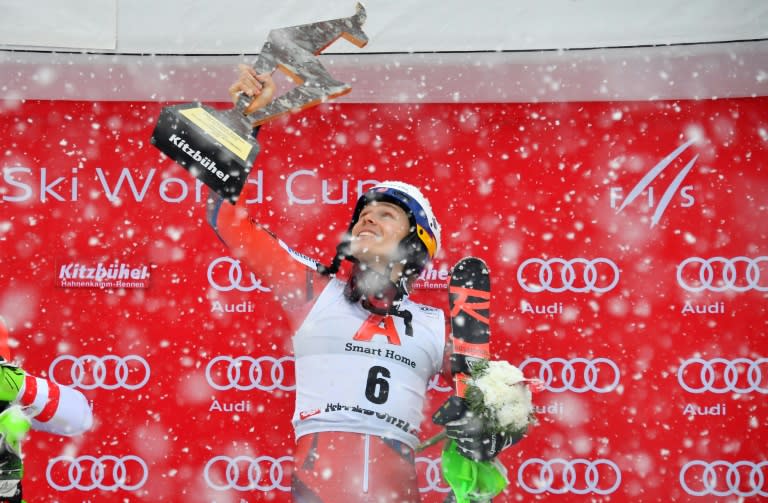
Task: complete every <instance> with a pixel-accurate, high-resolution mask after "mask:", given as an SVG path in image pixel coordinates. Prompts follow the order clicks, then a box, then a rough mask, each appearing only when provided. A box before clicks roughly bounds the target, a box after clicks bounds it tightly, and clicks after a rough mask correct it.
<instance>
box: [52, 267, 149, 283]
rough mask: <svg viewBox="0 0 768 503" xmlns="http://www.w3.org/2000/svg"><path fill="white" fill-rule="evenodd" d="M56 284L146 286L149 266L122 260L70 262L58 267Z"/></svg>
mask: <svg viewBox="0 0 768 503" xmlns="http://www.w3.org/2000/svg"><path fill="white" fill-rule="evenodd" d="M58 271H59V274H58V277H57V278H56V286H58V287H61V288H147V287H148V286H149V266H147V265H139V266H134V265H131V264H126V263H124V262H118V261H115V262H112V263H111V264H109V263H107V264H105V263H104V262H99V263H97V264H82V263H78V262H70V263H68V264H63V265H61V266H60V267H58Z"/></svg>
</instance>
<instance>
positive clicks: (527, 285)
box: [517, 258, 620, 293]
mask: <svg viewBox="0 0 768 503" xmlns="http://www.w3.org/2000/svg"><path fill="white" fill-rule="evenodd" d="M619 275H620V273H619V267H618V266H617V265H616V264H615V263H614V262H613V261H612V260H611V259H607V258H596V259H592V260H588V259H585V258H574V259H570V260H566V259H562V258H551V259H549V260H543V259H540V258H529V259H528V260H526V261H525V262H523V263H522V264H520V267H519V268H518V269H517V282H518V283H519V284H520V286H521V287H522V289H523V290H525V291H526V292H531V293H540V292H553V293H560V292H565V291H570V292H577V293H584V292H598V293H604V292H608V291H610V290H612V289H613V288H614V287H615V286H616V284H618V282H619Z"/></svg>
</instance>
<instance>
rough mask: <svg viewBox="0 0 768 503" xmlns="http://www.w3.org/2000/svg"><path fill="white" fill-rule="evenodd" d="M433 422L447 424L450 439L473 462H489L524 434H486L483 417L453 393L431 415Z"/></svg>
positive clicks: (446, 428)
mask: <svg viewBox="0 0 768 503" xmlns="http://www.w3.org/2000/svg"><path fill="white" fill-rule="evenodd" d="M432 421H433V422H434V423H435V424H437V425H440V426H445V433H446V435H447V436H448V438H451V439H453V440H455V441H456V449H457V450H458V451H459V453H460V454H461V455H463V456H464V457H467V458H469V459H472V460H474V461H490V460H491V459H493V458H495V457H496V456H497V455H498V454H499V453H500V452H501V451H502V450H504V449H506V448H507V447H509V446H510V445H512V444H514V443H516V442H518V441H519V440H520V438H522V437H511V436H509V435H506V434H504V433H486V429H487V428H486V424H485V422H484V421H483V418H481V417H478V416H476V415H475V414H473V413H472V412H471V411H470V410H469V408H468V407H467V404H466V402H465V401H464V399H463V398H460V397H458V396H455V395H453V396H451V397H450V398H449V399H448V400H446V401H445V403H443V405H441V406H440V408H439V409H437V411H436V412H435V413H434V414H433V415H432Z"/></svg>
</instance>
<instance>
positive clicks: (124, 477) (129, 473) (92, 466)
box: [45, 455, 149, 491]
mask: <svg viewBox="0 0 768 503" xmlns="http://www.w3.org/2000/svg"><path fill="white" fill-rule="evenodd" d="M147 477H149V469H148V468H147V463H146V462H145V461H144V460H143V459H141V458H140V457H138V456H133V455H130V456H123V457H118V456H100V457H96V456H87V455H86V456H78V457H73V456H57V457H55V458H53V459H52V460H50V461H49V462H48V467H47V468H46V469H45V478H46V479H47V480H48V485H50V486H51V487H53V488H54V489H56V490H57V491H71V490H73V489H77V490H80V491H93V490H95V489H101V490H104V491H116V490H118V489H123V490H124V491H136V490H137V489H140V488H141V487H142V486H143V485H144V483H145V482H146V481H147Z"/></svg>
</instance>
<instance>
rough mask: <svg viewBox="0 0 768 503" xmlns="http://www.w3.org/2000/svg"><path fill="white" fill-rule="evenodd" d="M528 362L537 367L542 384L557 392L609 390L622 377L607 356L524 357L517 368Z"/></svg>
mask: <svg viewBox="0 0 768 503" xmlns="http://www.w3.org/2000/svg"><path fill="white" fill-rule="evenodd" d="M529 365H530V366H532V367H533V368H536V367H538V378H539V379H541V381H542V382H543V383H544V387H545V388H546V389H547V391H553V392H556V393H560V392H563V391H573V392H574V393H586V392H587V391H594V392H595V393H610V392H611V391H613V390H615V389H616V387H617V386H618V385H619V380H620V379H621V372H620V371H619V367H618V365H616V363H614V362H613V361H612V360H610V359H608V358H594V359H592V360H589V359H587V358H571V359H570V360H566V359H565V358H550V359H548V360H544V359H542V358H527V359H526V360H525V361H523V363H522V364H521V365H520V370H521V371H525V368H526V367H528V366H529ZM529 375H530V374H529ZM604 376H607V377H604Z"/></svg>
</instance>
